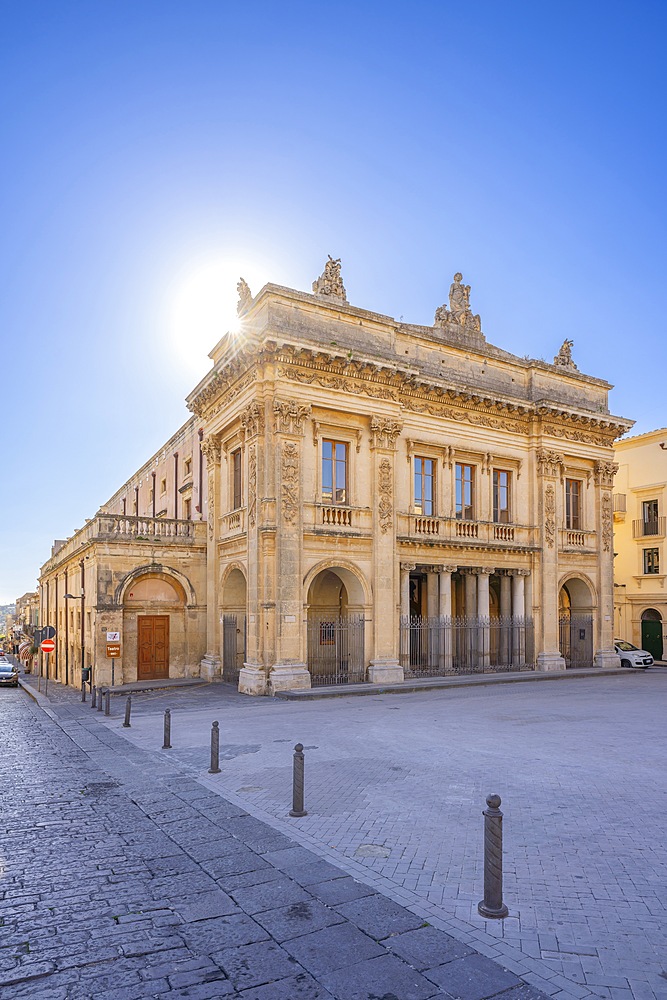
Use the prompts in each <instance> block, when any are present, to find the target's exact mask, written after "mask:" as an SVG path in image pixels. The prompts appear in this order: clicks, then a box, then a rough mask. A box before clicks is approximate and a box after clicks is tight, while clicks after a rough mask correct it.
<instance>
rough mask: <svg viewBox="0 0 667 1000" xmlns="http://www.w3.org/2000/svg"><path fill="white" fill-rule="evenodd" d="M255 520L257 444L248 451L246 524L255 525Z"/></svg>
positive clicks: (252, 526)
mask: <svg viewBox="0 0 667 1000" xmlns="http://www.w3.org/2000/svg"><path fill="white" fill-rule="evenodd" d="M256 520H257V446H256V445H254V444H252V445H250V449H249V451H248V525H249V527H251V528H254V527H255V522H256Z"/></svg>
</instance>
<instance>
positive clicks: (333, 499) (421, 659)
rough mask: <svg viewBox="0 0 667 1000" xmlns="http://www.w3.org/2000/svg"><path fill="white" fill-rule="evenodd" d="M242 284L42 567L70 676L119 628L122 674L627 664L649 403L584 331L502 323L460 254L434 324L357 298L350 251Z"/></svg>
mask: <svg viewBox="0 0 667 1000" xmlns="http://www.w3.org/2000/svg"><path fill="white" fill-rule="evenodd" d="M239 294H240V300H239V315H240V330H239V331H238V332H236V333H229V334H227V335H225V336H224V337H223V338H222V340H221V341H220V342H219V343H218V344H217V345H216V346H215V347H214V349H213V351H212V354H211V357H212V358H213V362H214V364H213V368H212V370H211V371H210V372H209V373H208V374H207V375H206V377H205V378H204V379H202V381H201V382H200V384H199V385H198V386H197V387H196V388H195V389H194V390H193V392H192V393H191V394H190V396H189V397H188V405H189V407H190V409H191V410H192V412H193V414H194V416H193V417H192V418H191V420H190V421H188V423H187V424H186V425H185V426H184V427H183V428H181V430H180V431H179V432H178V433H177V435H175V436H174V437H173V438H172V439H171V440H170V441H169V442H168V444H167V445H166V446H165V448H164V449H162V451H161V452H160V453H159V455H156V456H154V457H153V458H152V459H151V460H150V461H149V462H148V463H146V465H145V466H144V467H143V468H142V469H141V470H139V472H138V473H137V474H136V475H135V476H134V477H132V479H131V480H129V481H128V483H126V484H125V485H124V486H123V487H122V488H121V489H120V490H119V491H118V492H117V493H116V494H114V496H113V497H112V498H111V500H110V501H109V502H108V503H107V504H105V505H104V507H103V508H101V510H100V511H99V512H98V513H97V515H96V516H95V518H94V519H93V520H92V521H91V522H88V524H87V525H86V526H85V527H84V528H82V529H81V530H80V531H79V532H77V534H76V535H75V536H74V537H73V538H71V539H69V540H68V541H67V542H66V543H65V544H64V545H63V546H62V547H60V548H59V549H58V550H57V551H55V552H54V553H53V555H52V557H51V559H50V560H49V561H48V562H47V563H46V564H45V566H44V567H43V569H42V576H41V579H40V593H41V601H42V615H43V620H44V621H50V622H53V623H54V624H57V627H58V643H59V645H58V666H57V669H58V670H59V676H61V677H62V678H68V679H70V680H72V679H73V680H74V682H75V683H78V680H77V678H78V677H79V676H80V674H78V673H77V671H78V669H79V668H78V666H77V665H78V664H80V663H81V662H84V661H85V662H86V663H87V662H88V661H87V657H88V656H90V657H91V658H92V660H93V661H94V665H95V667H96V670H97V676H98V677H99V678H101V679H102V680H103V682H107V681H108V679H109V677H110V665H109V661H108V659H107V658H106V656H105V643H106V638H107V636H106V633H107V631H114V630H115V631H118V632H120V633H121V642H122V656H121V658H120V660H119V661H118V663H117V671H118V672H119V673H120V676H122V678H123V679H124V680H135V679H137V678H140V679H141V678H143V677H146V678H152V677H158V676H165V675H169V676H178V675H181V674H184V673H185V674H199V673H201V675H202V676H204V677H206V678H209V679H217V678H220V677H222V678H224V679H227V680H229V681H232V682H234V683H238V685H239V689H240V690H241V691H244V692H246V693H249V694H265V693H272V692H275V691H279V690H282V689H288V688H303V687H309V686H310V685H311V684H329V683H353V682H355V681H362V680H371V681H378V682H383V683H385V682H390V681H394V682H401V681H402V680H403V679H405V678H410V677H415V676H429V675H439V674H450V673H471V672H473V673H474V672H479V671H487V670H511V669H527V668H532V667H535V666H536V667H538V668H539V669H543V670H562V669H565V668H566V667H568V666H579V665H592V664H596V665H598V666H600V667H605V666H616V665H618V663H619V660H618V657H617V656H616V654H615V652H614V650H613V644H612V615H613V586H612V582H613V581H612V562H613V546H612V484H613V476H614V472H615V468H616V467H615V464H614V454H613V444H614V441H615V440H616V439H617V438H618V437H619V436H620V435H622V434H623V433H625V432H626V431H627V430H628V428H629V427H630V426H631V425H632V422H631V421H628V420H624V419H622V418H619V417H614V416H611V415H610V413H609V409H608V402H607V397H608V391H609V389H610V386H609V384H608V383H607V382H604V381H602V380H600V379H597V378H593V377H591V376H588V375H584V374H582V373H581V372H579V371H578V369H577V367H576V365H575V363H574V361H573V359H572V351H571V348H572V342H571V341H569V340H566V341H565V342H564V343H563V345H562V347H561V349H560V351H559V352H558V354H557V355H556V357H555V358H554V362H553V364H547V363H546V362H543V361H536V360H530V359H527V358H518V357H515V356H513V355H511V354H509V353H507V352H506V351H503V350H501V349H499V348H497V347H493V346H492V345H490V344H489V343H488V342H487V341H486V338H485V336H484V334H483V333H482V329H481V321H480V318H479V316H476V315H474V314H473V313H472V310H471V308H470V287H469V286H467V285H464V284H463V281H462V276H461V275H460V274H456V275H455V276H454V280H453V282H452V284H451V287H450V291H449V299H448V303H447V304H446V305H441V306H440V307H439V308H438V309H437V310H436V312H435V319H434V324H433V326H430V327H424V326H415V325H413V324H408V323H403V322H399V321H397V320H395V319H392V318H391V317H388V316H384V315H380V314H378V313H374V312H369V311H368V310H364V309H359V308H357V307H355V306H352V305H350V304H349V303H348V301H347V295H346V292H345V288H344V286H343V281H342V278H341V273H340V261H337V260H333V259H332V258H329V261H328V262H327V264H326V266H325V269H324V272H323V274H322V275H321V276H320V278H318V279H317V281H316V282H314V283H313V292H312V294H306V293H303V292H298V291H295V290H293V289H289V288H283V287H280V286H276V285H271V284H269V285H266V286H265V287H264V288H263V289H262V290H261V291H260V292H259V294H258V295H257V296H255V297H254V298H253V296H252V293H251V291H250V289H249V288H248V286H247V285H246V283H245V282H244V281H240V282H239ZM186 456H187V461H186ZM202 456H203V457H202ZM200 518H206V522H207V523H206V524H204V523H202V522H201V521H200ZM82 589H83V591H84V595H85V600H84V601H83V602H79V600H78V595H80V593H81V590H82ZM66 593H71V594H72V595H73V596H72V597H71V598H65V597H64V595H65V594H66ZM80 604H83V612H84V614H83V625H82V624H81V621H80V619H79V617H78V614H79V609H80ZM82 627H83V634H84V655H83V657H82V656H81V644H80V637H81V629H82ZM119 673H116V677H117V678H118V676H119Z"/></svg>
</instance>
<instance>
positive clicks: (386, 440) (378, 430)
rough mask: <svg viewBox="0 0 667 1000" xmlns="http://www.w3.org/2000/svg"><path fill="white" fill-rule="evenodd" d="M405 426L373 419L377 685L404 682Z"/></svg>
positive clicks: (372, 671) (372, 674)
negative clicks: (398, 552) (398, 544)
mask: <svg viewBox="0 0 667 1000" xmlns="http://www.w3.org/2000/svg"><path fill="white" fill-rule="evenodd" d="M400 431H401V424H400V423H399V422H398V421H396V420H392V419H390V418H388V417H378V416H372V417H371V466H372V469H371V475H372V483H373V514H374V516H373V598H374V609H373V650H374V656H373V659H372V660H371V663H370V665H369V668H368V679H369V681H371V682H373V683H376V684H387V683H395V682H398V681H402V680H403V668H402V667H401V664H400V660H399V635H400V632H399V622H398V621H397V619H396V613H395V609H396V603H397V601H396V596H397V589H398V580H397V579H396V575H397V574H396V570H397V561H396V556H395V541H394V539H395V536H396V528H395V522H396V514H395V492H394V465H395V457H396V439H397V437H398V435H399V434H400Z"/></svg>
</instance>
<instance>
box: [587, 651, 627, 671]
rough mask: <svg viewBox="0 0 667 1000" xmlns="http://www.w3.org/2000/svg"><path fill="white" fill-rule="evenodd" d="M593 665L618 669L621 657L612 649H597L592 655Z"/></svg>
mask: <svg viewBox="0 0 667 1000" xmlns="http://www.w3.org/2000/svg"><path fill="white" fill-rule="evenodd" d="M593 666H594V667H606V669H607V670H620V669H621V658H620V656H619V655H618V653H617V652H615V650H613V649H599V650H598V651H597V653H596V654H595V656H594V657H593Z"/></svg>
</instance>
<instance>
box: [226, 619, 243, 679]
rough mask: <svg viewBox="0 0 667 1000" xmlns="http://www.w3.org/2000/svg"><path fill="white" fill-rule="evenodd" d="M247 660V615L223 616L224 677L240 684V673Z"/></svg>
mask: <svg viewBox="0 0 667 1000" xmlns="http://www.w3.org/2000/svg"><path fill="white" fill-rule="evenodd" d="M245 658H246V617H245V615H223V616H222V677H223V680H226V681H231V682H232V683H234V684H238V680H239V671H240V669H241V667H242V666H243V663H244V661H245Z"/></svg>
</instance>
